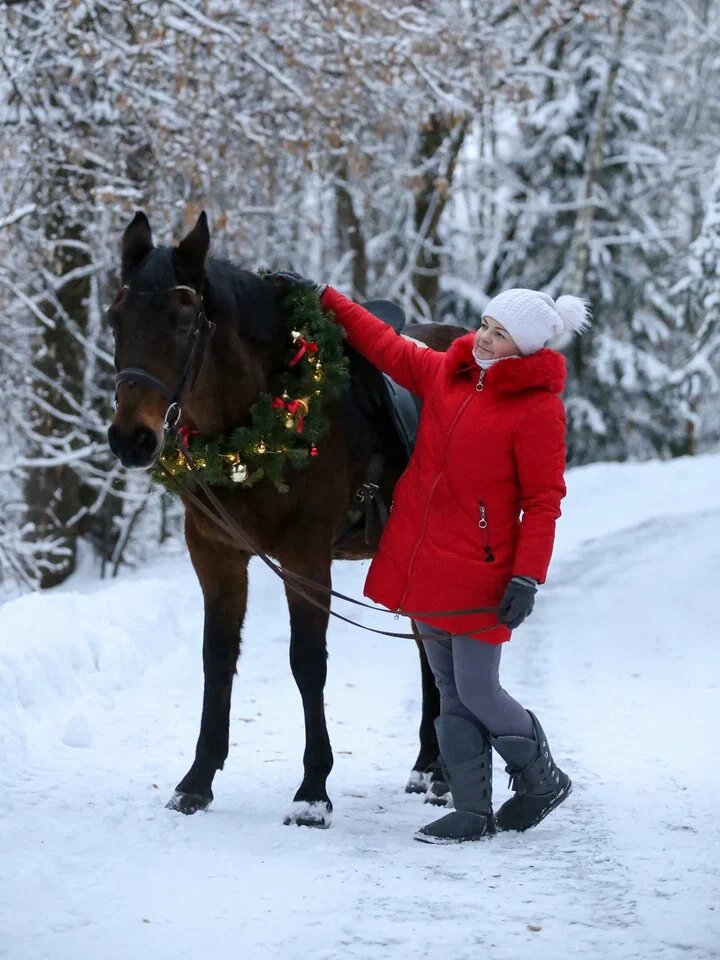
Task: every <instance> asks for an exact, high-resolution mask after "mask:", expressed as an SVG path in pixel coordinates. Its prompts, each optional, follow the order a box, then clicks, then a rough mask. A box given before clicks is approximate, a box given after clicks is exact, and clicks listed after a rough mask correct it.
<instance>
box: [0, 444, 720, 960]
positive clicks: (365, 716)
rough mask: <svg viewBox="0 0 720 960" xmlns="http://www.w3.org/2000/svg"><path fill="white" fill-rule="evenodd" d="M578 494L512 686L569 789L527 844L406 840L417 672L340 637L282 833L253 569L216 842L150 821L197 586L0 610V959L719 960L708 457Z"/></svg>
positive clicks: (268, 672)
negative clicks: (325, 798)
mask: <svg viewBox="0 0 720 960" xmlns="http://www.w3.org/2000/svg"><path fill="white" fill-rule="evenodd" d="M568 481H569V489H570V493H569V496H568V498H567V500H566V501H565V510H564V517H563V519H562V520H561V521H560V525H559V532H558V539H557V547H556V553H555V560H554V562H553V567H552V570H551V579H550V583H549V584H548V585H546V586H545V587H544V588H543V589H542V592H541V596H540V599H539V602H538V605H537V607H536V611H535V613H534V614H533V616H532V617H531V618H530V620H529V621H528V622H527V623H526V624H525V625H524V626H523V627H522V628H521V629H520V630H518V631H517V633H516V635H515V637H514V638H513V641H512V642H511V643H510V644H509V645H508V646H507V647H506V650H505V653H504V662H503V678H504V684H505V686H506V687H507V688H508V689H509V690H510V691H511V692H512V693H514V694H515V695H516V696H517V697H519V698H520V699H521V700H522V701H523V702H525V703H526V704H527V705H528V706H530V707H531V708H534V709H535V710H536V711H537V713H538V714H539V716H540V717H541V719H542V721H543V724H544V726H545V729H546V732H547V733H548V735H549V738H550V742H551V744H552V746H553V748H554V752H555V756H556V759H557V760H558V761H559V763H560V764H561V765H562V767H563V768H565V769H566V770H567V771H568V772H569V773H570V774H571V776H572V778H573V780H574V783H575V789H574V792H573V794H572V796H571V797H570V799H569V800H568V801H567V803H565V804H564V805H563V806H562V807H560V808H559V809H558V810H557V811H556V812H555V813H554V814H552V815H551V816H550V817H549V818H548V819H547V820H546V821H544V822H543V823H542V824H541V825H540V826H539V827H537V828H536V829H535V830H532V831H530V832H528V833H527V834H523V835H500V836H498V837H496V838H494V839H492V840H490V841H488V842H484V843H478V844H471V845H466V846H462V847H433V846H427V845H425V844H419V843H416V842H414V841H413V840H412V833H413V830H414V829H415V828H416V827H417V826H419V825H420V824H422V823H423V822H425V821H426V820H428V819H429V818H431V817H432V816H433V815H435V813H436V811H435V810H434V808H431V807H427V806H425V805H423V803H422V801H421V800H420V799H419V798H418V797H414V796H408V795H406V794H404V793H403V789H402V788H403V785H404V782H405V779H406V777H407V774H408V772H409V769H410V766H411V764H412V761H413V759H414V755H415V750H416V726H417V723H418V719H419V702H418V697H419V679H418V666H417V655H416V652H415V650H414V647H413V645H412V644H411V643H409V642H405V641H400V640H391V639H387V638H382V637H373V636H372V635H371V634H363V633H361V632H360V631H358V630H356V629H354V628H352V627H348V626H346V625H344V624H339V623H334V624H332V626H331V631H330V636H329V646H330V671H329V683H328V690H327V705H328V716H329V723H330V729H331V736H332V739H333V746H334V750H335V769H334V771H333V773H332V776H331V778H330V793H331V796H332V798H333V800H334V803H335V820H334V823H333V826H332V827H331V828H330V830H327V831H313V830H309V829H306V828H298V827H285V826H283V824H282V819H283V814H284V812H285V811H286V809H287V808H288V806H289V803H290V801H291V799H292V795H293V792H294V790H295V788H296V787H297V785H298V783H299V781H300V776H301V757H302V748H303V733H302V719H301V709H300V700H299V696H298V694H297V691H296V689H295V686H294V683H293V680H292V677H291V675H290V670H289V667H288V657H287V646H288V640H287V633H288V626H287V614H286V611H285V607H284V603H283V594H282V590H281V587H280V585H279V584H278V582H277V581H275V580H274V578H272V575H271V574H270V573H269V572H268V571H267V570H265V569H264V568H262V567H261V566H260V565H257V566H255V567H254V568H253V569H252V573H251V598H250V612H249V616H248V620H247V624H246V629H245V644H244V650H243V655H242V658H241V663H240V669H239V676H238V678H237V679H236V682H235V693H234V700H233V709H232V729H231V742H232V747H231V753H230V757H229V760H228V763H227V765H226V769H225V771H223V772H221V773H219V774H218V775H217V777H216V780H215V796H216V799H215V802H214V804H213V806H212V807H211V809H210V811H209V813H207V814H197V815H195V816H194V817H188V818H185V817H183V816H182V815H180V814H177V813H172V812H170V811H167V810H166V809H165V808H164V803H165V801H166V800H167V799H168V798H169V796H170V794H171V793H172V790H173V787H174V785H175V783H176V781H177V780H178V779H179V777H180V776H182V774H183V773H185V771H186V768H187V767H188V766H189V763H190V760H191V757H192V753H193V749H194V744H195V738H196V735H197V727H198V717H199V707H200V696H201V657H200V652H201V650H200V633H201V620H202V609H201V597H200V592H199V588H198V587H197V584H196V581H195V577H194V574H193V571H192V567H191V565H190V563H189V560H188V559H187V557H186V556H185V555H180V556H174V557H173V556H169V557H165V558H163V559H162V560H159V561H158V562H156V563H155V564H154V565H152V566H150V567H148V568H146V569H144V570H143V571H142V572H141V573H138V574H134V575H132V576H128V575H126V576H124V577H122V578H120V579H118V580H115V581H99V580H97V579H94V578H93V577H91V576H88V575H87V574H84V575H77V576H76V577H74V578H73V580H72V581H71V582H70V583H68V584H66V585H65V586H64V587H62V588H59V589H56V590H53V591H50V592H47V593H44V594H42V595H33V596H26V597H22V598H20V599H17V600H13V601H10V602H8V603H6V604H5V605H4V606H3V607H1V608H0V756H1V757H2V761H1V764H0V798H1V804H2V817H0V956H2V957H8V958H12V960H44V958H47V960H70V958H72V960H77V958H93V960H94V958H101V960H127V958H128V957H137V958H141V960H144V958H151V960H165V958H167V960H185V958H197V957H198V956H203V955H206V954H207V955H210V956H217V957H220V958H234V957H242V958H243V960H261V958H262V960H264V958H273V960H307V958H308V957H312V958H314V960H380V958H382V960H387V958H396V957H397V958H400V957H402V958H406V957H417V958H424V957H427V958H433V960H434V958H436V957H448V958H453V960H470V958H473V960H474V958H477V957H480V958H483V960H485V958H487V960H523V958H526V957H527V958H530V957H531V958H534V960H535V958H538V960H546V958H547V960H550V958H552V960H557V958H558V957H580V958H586V957H587V958H595V957H598V958H601V957H602V958H603V960H621V958H630V957H633V958H640V960H649V958H661V960H670V958H680V957H683V958H697V960H708V958H711V957H720V831H719V829H718V820H719V815H718V805H719V803H720V767H719V766H718V763H717V760H713V757H715V758H717V745H716V740H717V731H718V726H719V722H720V709H719V702H720V699H719V696H718V694H719V687H718V683H719V678H718V675H719V673H720V631H719V630H718V609H717V598H718V596H719V595H720V594H719V593H718V582H720V456H706V457H701V458H697V459H694V460H679V461H675V462H671V463H663V464H659V463H648V464H639V465H596V466H591V467H586V468H581V469H577V470H574V471H571V472H570V474H569V477H568ZM366 570H367V566H366V564H347V563H346V564H338V565H337V567H336V571H335V575H336V576H335V582H336V584H337V585H338V586H339V588H340V589H341V590H343V591H346V592H355V593H356V594H358V595H359V594H360V592H361V585H362V581H363V577H364V575H365V573H366ZM369 616H370V617H371V618H372V617H373V615H372V614H369ZM374 619H375V622H379V625H382V626H386V624H385V618H383V619H382V620H381V619H380V617H379V616H378V617H377V618H374ZM388 619H390V618H388ZM390 622H391V623H392V621H390ZM505 779H506V778H505V776H504V774H503V771H502V769H498V770H497V774H496V778H495V789H496V800H497V803H498V804H499V803H501V802H502V800H503V799H504V797H505V796H506V795H507V793H506V788H505Z"/></svg>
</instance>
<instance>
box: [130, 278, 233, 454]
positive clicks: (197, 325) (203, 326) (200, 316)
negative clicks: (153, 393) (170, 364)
mask: <svg viewBox="0 0 720 960" xmlns="http://www.w3.org/2000/svg"><path fill="white" fill-rule="evenodd" d="M129 289H130V287H129V286H128V285H127V284H125V286H123V287H122V289H121V291H120V293H122V291H123V290H129ZM176 290H187V291H188V292H189V293H191V294H192V295H193V297H194V298H195V300H196V301H197V305H198V309H197V313H196V314H195V320H194V323H193V328H192V330H191V331H190V350H189V351H188V355H187V357H186V359H185V366H184V367H183V372H182V375H181V376H180V380H179V382H178V384H177V386H176V387H175V389H174V390H171V389H170V387H168V386H167V384H165V383H163V381H162V380H160V379H159V377H156V376H154V375H153V374H152V373H148V371H147V370H144V369H143V368H142V367H125V368H124V369H123V370H121V371H120V373H118V374H117V375H116V377H115V406H116V407H117V390H118V387H119V386H120V384H121V383H133V384H134V383H142V384H144V385H145V386H146V387H152V389H154V390H157V391H158V393H161V394H162V395H163V396H164V397H165V399H166V400H167V401H168V402H169V404H170V406H169V407H168V408H167V410H166V411H165V420H164V423H165V432H166V434H167V430H168V427H169V426H172V427H174V428H177V426H178V424H179V423H180V418H181V416H182V407H181V406H180V397H181V396H182V392H183V390H184V389H185V384H186V382H187V379H188V377H189V375H190V371H191V370H192V369H193V365H194V366H195V371H194V374H193V378H192V381H191V383H190V390H192V388H193V387H194V386H195V381H196V380H197V377H198V373H199V372H200V368H201V367H202V362H203V359H204V355H205V348H206V346H207V344H208V343H209V341H210V340H211V339H212V336H213V334H214V333H215V324H214V323H213V322H212V321H211V320H208V318H207V314H206V313H205V305H204V304H203V299H202V295H201V294H200V293H198V291H197V290H195V288H194V287H189V286H187V285H186V284H184V283H179V284H177V285H176V286H174V287H168V288H167V289H166V290H160V291H152V295H153V296H156V295H157V293H174V292H175V291H176ZM201 345H202V350H201V352H200V353H199V354H198V349H199V348H200V346H201ZM196 357H197V360H196V359H195V358H196ZM161 453H162V450H161Z"/></svg>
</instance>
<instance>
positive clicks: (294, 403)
mask: <svg viewBox="0 0 720 960" xmlns="http://www.w3.org/2000/svg"><path fill="white" fill-rule="evenodd" d="M272 405H273V409H274V410H283V409H284V410H287V412H288V413H292V414H297V432H298V433H302V430H303V418H302V414H301V413H298V410H300V401H299V400H283V398H282V397H273V402H272Z"/></svg>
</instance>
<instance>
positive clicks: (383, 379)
mask: <svg viewBox="0 0 720 960" xmlns="http://www.w3.org/2000/svg"><path fill="white" fill-rule="evenodd" d="M362 306H363V307H365V309H366V310H369V311H370V312H371V313H372V314H373V315H374V316H376V317H378V318H379V319H380V320H383V321H384V322H385V323H387V324H388V325H389V326H390V327H392V329H393V330H394V331H395V332H396V333H400V332H401V331H402V329H403V327H404V325H405V314H404V313H403V311H402V309H401V308H400V307H399V306H397V304H394V303H391V302H390V301H389V300H370V301H368V302H367V303H363V304H362ZM347 352H348V356H349V359H350V387H349V389H348V391H347V392H346V393H345V395H344V396H343V397H342V399H341V402H340V403H341V411H342V415H343V421H344V426H345V435H346V437H347V441H348V444H349V446H350V450H351V452H352V454H353V456H355V457H356V458H357V459H358V460H362V461H365V462H367V464H368V476H367V480H366V481H365V483H363V484H362V485H361V486H360V487H359V488H358V490H357V491H356V492H355V501H356V502H355V504H354V505H353V508H352V509H351V510H350V511H349V512H348V515H347V517H346V519H345V522H344V524H343V526H342V527H341V529H340V530H339V531H338V533H337V535H336V537H335V540H334V545H335V546H339V545H340V544H341V543H342V542H343V541H344V540H346V539H347V538H348V537H349V536H350V535H352V534H354V533H355V532H356V531H357V530H358V529H359V527H360V526H361V525H362V523H363V522H364V526H365V541H366V543H367V542H369V537H370V525H371V521H372V513H373V508H374V509H375V510H376V512H377V514H378V517H379V520H380V524H381V526H384V525H385V523H386V521H387V508H386V506H385V503H384V501H383V498H382V494H381V492H380V481H381V479H382V474H383V468H384V467H385V466H386V464H388V463H392V464H393V465H395V466H399V467H400V469H401V470H403V469H405V467H406V466H407V463H408V461H409V459H410V456H411V454H412V452H413V449H414V447H415V437H416V435H417V428H418V422H419V418H420V400H419V399H418V398H417V397H415V396H414V395H413V394H412V393H410V391H409V390H407V389H406V388H405V387H402V386H400V384H398V383H396V382H395V381H394V380H392V379H391V378H390V377H388V376H387V375H386V374H384V373H382V372H381V371H380V370H378V369H377V367H374V366H373V365H372V364H371V363H369V362H368V361H367V360H365V358H364V357H362V356H361V355H360V354H359V353H358V352H357V351H356V350H353V349H352V348H350V347H348V348H347Z"/></svg>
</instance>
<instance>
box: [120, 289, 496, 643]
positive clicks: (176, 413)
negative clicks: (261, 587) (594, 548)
mask: <svg viewBox="0 0 720 960" xmlns="http://www.w3.org/2000/svg"><path fill="white" fill-rule="evenodd" d="M122 289H123V290H127V289H129V288H128V287H127V286H125V287H123V288H122ZM175 290H187V291H189V292H190V293H192V294H193V296H194V297H195V298H196V299H197V301H198V312H197V315H196V317H195V325H194V327H193V330H192V333H191V346H190V351H189V354H188V357H187V359H186V361H185V366H184V368H183V372H182V375H181V377H180V381H179V383H178V385H177V387H176V388H175V390H171V389H170V388H169V387H168V386H167V385H166V384H165V383H163V381H162V380H160V379H159V378H158V377H155V376H153V375H152V374H151V373H148V371H147V370H144V369H143V368H142V367H126V368H125V369H123V370H121V371H120V372H119V373H118V374H117V375H116V377H115V387H116V392H115V403H116V406H117V388H118V387H119V386H120V384H121V383H142V384H144V385H145V386H149V387H151V388H153V389H155V390H157V391H158V392H159V393H161V394H162V396H164V397H165V399H166V400H168V401H169V406H168V408H167V410H166V411H165V418H164V434H163V447H164V445H165V440H166V438H167V437H168V436H172V437H176V436H177V434H178V427H179V424H180V419H181V416H182V407H181V406H180V398H181V395H182V392H183V390H184V388H185V384H186V381H187V379H188V376H189V374H190V370H191V369H192V366H193V362H194V360H195V356H196V354H197V351H198V347H199V345H200V343H201V342H202V343H203V352H202V354H201V355H200V357H199V361H198V363H197V365H196V369H195V373H194V376H193V378H192V381H191V383H190V387H189V389H190V390H192V388H193V386H194V385H195V381H196V380H197V376H198V373H199V371H200V368H201V366H202V361H203V359H204V348H205V346H206V345H207V342H208V341H209V339H210V338H211V337H212V335H213V334H214V332H215V324H214V323H212V322H211V321H210V320H208V318H207V315H206V313H205V309H204V306H203V302H202V297H201V295H200V294H199V293H198V291H197V290H195V289H193V288H192V287H189V286H185V285H178V286H175V287H170V288H169V289H168V291H167V292H168V293H172V292H173V291H175ZM206 331H207V337H201V334H203V333H205V332H206ZM182 446H183V453H184V456H185V459H186V460H187V463H188V464H189V466H190V469H191V471H192V473H193V474H194V475H195V479H196V480H197V483H198V485H199V486H200V488H201V489H202V490H203V492H204V493H205V496H206V497H207V499H208V501H209V502H210V504H211V505H212V506H213V507H214V508H215V511H216V512H214V511H213V510H211V509H210V507H208V506H207V504H205V503H203V502H202V500H200V498H199V497H197V496H196V495H195V494H194V493H193V491H192V490H190V489H189V488H188V487H187V486H186V485H185V484H183V482H182V480H181V479H180V478H178V477H177V476H175V475H173V474H172V473H170V471H169V470H168V469H167V467H166V466H165V465H164V464H163V463H162V462H160V459H159V455H158V459H157V460H156V464H157V467H158V469H160V470H161V471H162V472H163V473H164V474H165V475H166V477H167V478H168V480H169V481H170V482H171V483H172V484H175V485H176V486H178V487H180V488H181V491H182V493H183V494H184V495H185V496H186V497H187V498H188V500H190V501H191V502H192V503H193V505H194V506H196V507H197V508H198V509H199V510H200V511H201V512H202V513H204V514H205V516H207V517H208V518H209V519H210V520H212V521H213V522H214V523H216V524H217V525H218V526H219V527H220V528H221V529H223V530H224V531H225V532H226V533H227V534H228V535H229V536H230V537H231V539H235V540H237V541H238V542H239V544H240V545H241V547H242V548H243V549H244V550H245V551H246V552H248V553H251V554H253V555H254V556H257V557H258V558H259V559H260V560H262V562H263V563H264V564H265V566H266V567H268V568H269V569H270V570H272V572H273V573H274V574H275V575H276V576H278V577H279V578H280V579H281V580H282V581H283V583H284V584H285V586H286V587H287V589H289V590H292V591H293V592H294V593H296V594H297V595H298V596H301V597H302V598H303V599H304V600H306V601H307V602H308V603H310V604H311V605H312V606H314V607H316V608H317V609H319V610H321V611H322V612H323V613H326V614H329V615H330V616H332V617H335V618H336V619H338V620H342V621H343V622H345V623H349V624H351V625H352V626H355V627H360V629H361V630H366V631H368V632H369V633H378V634H381V635H382V636H385V637H398V638H400V639H403V640H432V639H437V638H436V636H434V635H433V634H421V633H419V632H416V627H415V624H413V633H395V632H393V631H390V630H377V629H375V628H374V627H367V626H365V625H364V624H362V623H358V622H357V621H355V620H351V619H350V618H349V617H345V616H343V615H342V614H340V613H336V612H335V611H334V610H333V609H332V608H331V607H330V606H328V605H326V604H324V603H322V602H321V601H320V600H318V599H317V598H316V597H314V596H311V595H310V594H309V593H307V591H306V589H303V588H307V589H310V590H315V591H317V592H319V593H322V594H325V595H329V596H330V597H337V598H338V599H339V600H344V601H346V602H347V603H352V604H355V605H356V606H359V607H364V608H366V609H368V610H374V611H375V612H379V613H393V611H392V610H382V609H379V608H378V607H376V606H373V605H372V604H369V603H365V602H363V601H362V600H356V599H355V598H353V597H348V596H346V595H345V594H343V593H340V592H339V591H337V590H333V589H332V588H331V587H327V586H325V585H324V584H321V583H318V582H317V581H315V580H311V579H309V578H307V577H303V576H302V575H301V574H298V573H294V572H293V571H290V570H283V569H282V567H281V566H280V565H279V564H278V563H275V562H274V561H273V560H271V559H270V557H268V556H267V554H265V553H263V551H262V550H260V549H259V548H258V547H257V546H256V545H255V544H254V543H253V541H252V540H251V539H250V538H249V537H248V535H247V534H246V533H245V531H244V530H243V529H242V527H241V526H240V525H239V524H238V523H237V521H236V520H235V518H234V517H233V516H232V514H231V513H230V512H229V511H228V510H227V509H226V507H225V506H223V504H222V503H221V502H220V500H218V498H217V496H216V495H215V494H214V493H213V492H212V490H211V489H210V487H209V485H208V484H207V483H206V481H205V480H204V478H203V476H202V472H201V471H200V470H199V469H198V467H197V465H196V463H195V461H194V459H193V457H192V456H191V454H190V451H189V449H188V448H187V444H185V443H183V444H182ZM162 449H163V448H162V447H161V450H160V453H162ZM497 611H498V607H473V608H470V609H467V610H440V611H432V610H431V611H426V612H414V611H407V610H403V611H402V614H401V611H400V610H398V611H397V612H395V613H394V614H393V615H394V617H395V619H396V620H398V619H399V618H400V616H401V615H402V616H406V617H410V618H411V619H413V620H414V619H417V618H418V617H433V616H443V617H458V616H463V615H467V614H471V613H494V614H497ZM495 629H497V626H496V625H492V626H490V627H484V628H483V629H481V630H476V631H473V632H474V633H475V634H480V633H487V632H488V631H490V630H495Z"/></svg>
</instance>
